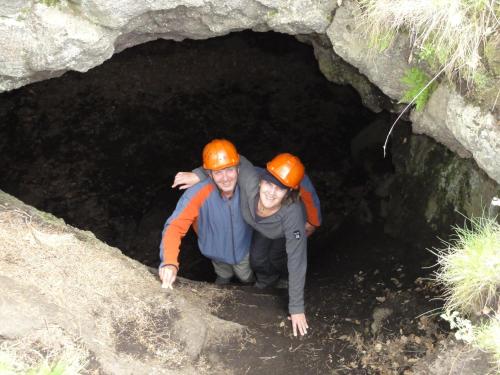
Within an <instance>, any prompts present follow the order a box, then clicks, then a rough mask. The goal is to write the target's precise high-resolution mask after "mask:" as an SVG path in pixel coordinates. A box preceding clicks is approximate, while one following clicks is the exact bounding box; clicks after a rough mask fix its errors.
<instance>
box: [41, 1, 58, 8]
mask: <svg viewBox="0 0 500 375" xmlns="http://www.w3.org/2000/svg"><path fill="white" fill-rule="evenodd" d="M40 2H41V3H42V4H45V5H47V6H48V7H55V6H56V5H59V4H60V3H61V0H40Z"/></svg>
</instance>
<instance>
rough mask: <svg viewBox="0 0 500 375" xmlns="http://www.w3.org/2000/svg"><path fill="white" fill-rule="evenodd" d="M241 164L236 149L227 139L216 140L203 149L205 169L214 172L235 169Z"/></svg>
mask: <svg viewBox="0 0 500 375" xmlns="http://www.w3.org/2000/svg"><path fill="white" fill-rule="evenodd" d="M239 162H240V155H238V151H236V147H234V145H233V144H232V143H231V142H229V141H228V140H226V139H214V140H213V141H211V142H209V143H208V144H207V145H206V146H205V148H204V149H203V168H205V169H210V170H212V171H218V170H220V169H224V168H229V167H234V166H235V165H238V164H239Z"/></svg>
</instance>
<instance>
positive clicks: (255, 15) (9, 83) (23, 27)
mask: <svg viewBox="0 0 500 375" xmlns="http://www.w3.org/2000/svg"><path fill="white" fill-rule="evenodd" d="M335 7H336V3H335V2H333V1H330V0H322V1H319V2H318V1H313V0H301V1H295V2H293V3H292V4H290V3H289V2H285V1H277V0H265V1H264V0H263V1H260V2H259V1H252V0H239V1H235V2H229V3H228V2H226V1H222V0H215V1H202V0H178V1H162V0H156V1H148V2H144V1H130V0H120V1H108V0H84V1H81V2H78V3H74V2H69V1H64V0H61V1H59V2H58V4H56V5H53V6H47V5H45V4H44V3H41V2H36V3H34V4H31V2H23V1H20V0H18V1H15V2H14V3H11V4H9V5H8V6H7V7H6V8H5V9H2V13H1V14H2V15H4V16H5V17H4V18H2V19H1V21H0V51H1V52H2V53H1V56H2V58H1V60H0V92H2V91H6V90H12V89H14V88H17V87H20V86H23V85H26V84H28V83H30V82H35V81H39V80H42V79H47V78H51V77H56V76H59V75H61V74H63V73H64V72H65V71H67V70H76V71H80V72H85V71H87V70H88V69H90V68H92V67H94V66H97V65H99V64H101V63H102V62H103V61H105V60H107V59H109V58H110V57H111V56H112V55H113V53H115V52H119V51H121V50H123V49H125V48H128V47H131V46H133V45H136V44H139V43H144V42H146V41H149V40H154V39H158V38H163V39H173V40H178V41H181V40H183V39H186V38H190V39H206V38H210V37H214V36H220V35H224V34H227V33H230V32H232V31H240V30H245V29H253V30H255V31H270V30H273V31H277V32H282V33H288V34H308V33H323V32H324V31H325V29H326V28H327V26H328V25H329V23H330V22H331V12H332V11H333V10H334V9H335Z"/></svg>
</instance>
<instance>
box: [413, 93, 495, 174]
mask: <svg viewBox="0 0 500 375" xmlns="http://www.w3.org/2000/svg"><path fill="white" fill-rule="evenodd" d="M411 120H412V121H413V131H414V132H415V133H417V134H427V135H430V136H431V137H432V138H434V139H435V140H437V141H438V142H440V143H442V144H444V145H445V146H447V147H448V148H449V149H450V150H452V151H453V152H455V153H457V154H458V155H459V156H460V157H470V156H472V157H473V158H474V160H475V161H476V162H477V164H478V165H479V167H481V169H483V170H484V171H485V172H486V173H487V174H488V175H489V176H490V177H491V178H492V179H494V180H496V181H497V182H500V127H499V126H498V124H497V123H496V121H495V118H494V116H493V114H492V113H490V112H487V111H484V110H482V109H481V108H479V107H477V106H474V105H472V104H469V103H466V102H465V100H464V99H463V98H462V97H461V96H460V95H459V94H458V93H456V91H454V90H452V89H450V88H449V87H447V86H446V85H444V84H441V85H440V86H439V87H438V88H437V90H436V91H435V92H434V93H433V95H432V96H431V98H430V100H429V102H428V103H427V105H426V107H425V109H424V111H422V112H418V111H413V112H412V114H411Z"/></svg>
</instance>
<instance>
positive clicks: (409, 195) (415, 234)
mask: <svg viewBox="0 0 500 375" xmlns="http://www.w3.org/2000/svg"><path fill="white" fill-rule="evenodd" d="M391 152H392V155H393V156H392V159H393V163H394V165H395V168H396V179H395V180H394V182H393V183H392V184H391V186H390V187H389V195H390V199H389V201H388V212H389V213H390V214H389V215H388V216H387V221H386V226H385V230H386V232H387V233H389V234H391V235H394V236H396V237H398V238H404V239H405V240H406V241H408V242H410V243H412V244H417V245H420V246H421V247H422V249H424V248H425V247H428V246H429V245H431V244H438V243H439V242H438V241H439V240H438V236H439V238H447V236H448V234H449V233H450V231H451V225H456V224H460V225H461V224H463V222H464V216H467V217H471V216H478V215H481V214H482V213H483V212H484V210H485V209H487V208H488V205H489V203H490V201H491V199H492V198H493V197H494V196H498V195H499V194H500V185H499V184H497V183H496V182H495V181H493V180H492V179H490V178H489V177H488V176H487V175H486V174H485V173H484V172H483V171H482V170H481V169H480V168H479V167H478V166H477V164H476V163H475V162H474V161H473V160H472V159H470V158H469V159H463V158H460V157H459V156H457V155H456V154H454V153H453V152H451V151H449V150H447V149H446V148H445V147H444V146H442V145H440V144H439V143H436V142H434V141H433V140H432V139H430V138H429V137H426V136H423V135H411V134H408V135H401V136H399V137H396V139H394V140H393V145H392V150H391Z"/></svg>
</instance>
